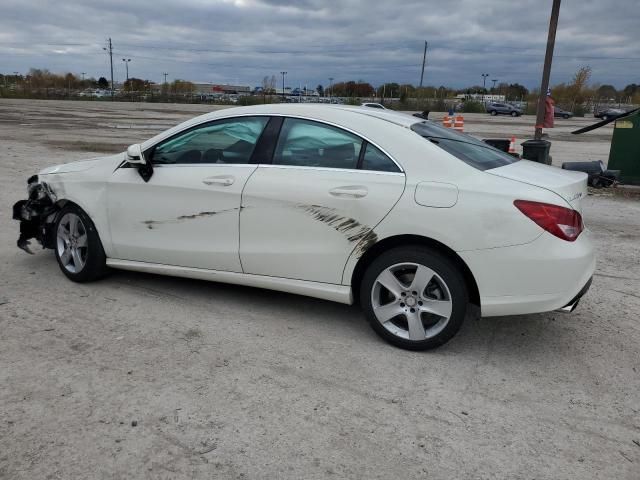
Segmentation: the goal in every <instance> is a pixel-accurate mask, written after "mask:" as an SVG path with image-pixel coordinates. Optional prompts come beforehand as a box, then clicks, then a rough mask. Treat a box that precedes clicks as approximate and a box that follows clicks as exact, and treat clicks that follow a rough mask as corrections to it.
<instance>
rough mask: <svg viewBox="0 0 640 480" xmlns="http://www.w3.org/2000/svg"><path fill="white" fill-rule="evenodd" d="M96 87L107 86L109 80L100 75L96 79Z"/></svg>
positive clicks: (105, 87)
mask: <svg viewBox="0 0 640 480" xmlns="http://www.w3.org/2000/svg"><path fill="white" fill-rule="evenodd" d="M98 88H101V89H107V88H109V81H108V80H107V79H106V78H104V77H100V78H99V79H98Z"/></svg>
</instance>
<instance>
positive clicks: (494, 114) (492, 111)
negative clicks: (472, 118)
mask: <svg viewBox="0 0 640 480" xmlns="http://www.w3.org/2000/svg"><path fill="white" fill-rule="evenodd" d="M489 113H490V114H491V115H493V116H494V117H495V116H496V115H498V112H496V111H495V110H491V111H490V112H489Z"/></svg>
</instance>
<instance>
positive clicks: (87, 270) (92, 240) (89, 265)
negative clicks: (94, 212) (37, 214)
mask: <svg viewBox="0 0 640 480" xmlns="http://www.w3.org/2000/svg"><path fill="white" fill-rule="evenodd" d="M67 214H70V215H75V216H77V217H78V219H79V221H80V224H81V227H82V228H81V229H80V232H84V233H85V234H86V246H78V247H77V249H78V250H79V251H80V252H81V256H82V257H83V259H84V264H82V266H81V268H79V269H77V268H75V265H74V266H73V267H70V264H69V263H65V262H64V261H63V259H62V258H61V252H60V250H64V249H65V247H64V245H65V240H63V239H61V238H59V236H58V232H59V231H60V229H61V228H62V229H63V230H66V229H65V227H64V226H63V227H61V223H63V222H66V221H67V219H68V218H69V216H68V215H67ZM79 228H80V227H79ZM54 234H55V243H54V252H55V255H56V260H57V261H58V266H59V267H60V270H62V273H64V274H65V275H66V276H67V278H69V279H70V280H73V281H74V282H79V283H83V282H91V281H94V280H98V279H99V278H102V277H103V276H105V275H106V273H107V272H108V269H107V266H106V256H105V253H104V249H103V248H102V242H101V241H100V236H99V235H98V231H97V229H96V227H95V225H94V224H93V222H92V221H91V218H89V216H88V215H87V214H86V213H85V212H84V211H83V210H82V209H81V208H79V207H78V206H76V205H74V204H67V205H66V206H65V207H64V208H63V209H62V210H61V211H60V213H59V214H58V218H57V219H56V224H55V230H54ZM74 241H77V240H74ZM62 254H64V252H62ZM71 262H72V263H75V259H72V260H71ZM71 268H73V270H74V271H72V270H71Z"/></svg>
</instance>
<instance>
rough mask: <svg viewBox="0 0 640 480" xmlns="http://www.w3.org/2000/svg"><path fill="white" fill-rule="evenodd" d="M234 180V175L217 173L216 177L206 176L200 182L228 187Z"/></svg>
mask: <svg viewBox="0 0 640 480" xmlns="http://www.w3.org/2000/svg"><path fill="white" fill-rule="evenodd" d="M235 181H236V179H235V177H233V176H231V175H219V176H217V177H207V178H205V179H204V180H202V183H204V184H205V185H222V186H223V187H228V186H229V185H233V182H235Z"/></svg>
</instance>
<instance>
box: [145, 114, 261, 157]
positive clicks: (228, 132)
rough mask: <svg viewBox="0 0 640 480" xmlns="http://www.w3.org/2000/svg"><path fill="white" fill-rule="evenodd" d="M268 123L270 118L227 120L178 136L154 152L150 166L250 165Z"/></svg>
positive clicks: (164, 142) (156, 148) (165, 141)
mask: <svg viewBox="0 0 640 480" xmlns="http://www.w3.org/2000/svg"><path fill="white" fill-rule="evenodd" d="M268 120H269V118H268V117H242V118H233V119H225V120H219V121H216V122H212V123H208V124H205V125H202V126H199V127H196V128H193V129H191V130H188V131H187V132H183V133H179V134H178V135H176V136H174V137H171V138H169V139H167V140H163V141H162V142H160V143H159V144H158V145H156V146H155V147H154V148H153V151H152V153H151V162H152V163H153V164H156V165H162V164H184V163H249V162H250V160H251V155H252V154H253V150H254V149H255V146H256V143H257V142H258V138H260V134H261V133H262V130H264V127H265V125H266V124H267V122H268Z"/></svg>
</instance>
